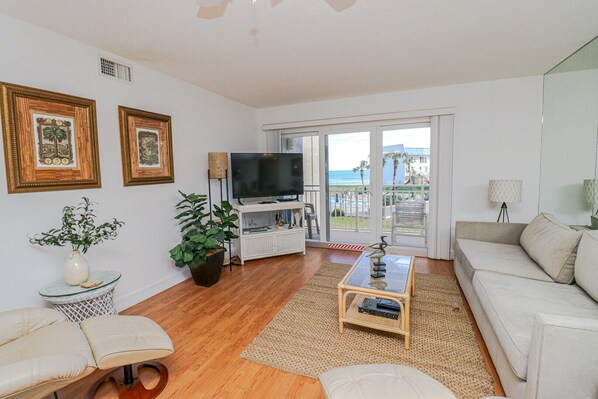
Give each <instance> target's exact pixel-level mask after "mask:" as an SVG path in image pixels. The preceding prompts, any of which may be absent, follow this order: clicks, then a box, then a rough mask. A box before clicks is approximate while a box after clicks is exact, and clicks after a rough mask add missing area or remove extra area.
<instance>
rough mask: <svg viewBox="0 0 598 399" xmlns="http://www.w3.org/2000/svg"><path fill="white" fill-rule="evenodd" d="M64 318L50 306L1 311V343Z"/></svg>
mask: <svg viewBox="0 0 598 399" xmlns="http://www.w3.org/2000/svg"><path fill="white" fill-rule="evenodd" d="M64 320H65V317H64V315H63V314H62V313H60V312H59V311H57V310H54V309H48V308H22V309H15V310H9V311H7V312H1V313H0V345H4V344H6V343H8V342H10V341H14V340H15V339H17V338H21V337H22V336H23V335H25V334H29V333H30V332H33V331H35V330H38V329H40V328H42V327H45V326H49V325H50V324H54V323H57V322H60V321H64Z"/></svg>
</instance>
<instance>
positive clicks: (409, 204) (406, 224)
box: [391, 200, 427, 245]
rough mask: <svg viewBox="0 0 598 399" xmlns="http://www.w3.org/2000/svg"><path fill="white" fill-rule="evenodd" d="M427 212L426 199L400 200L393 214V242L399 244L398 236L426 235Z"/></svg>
mask: <svg viewBox="0 0 598 399" xmlns="http://www.w3.org/2000/svg"><path fill="white" fill-rule="evenodd" d="M426 229H427V214H426V202H425V201H414V200H407V201H398V202H397V203H396V204H395V209H394V212H393V216H392V229H391V243H392V245H396V244H397V236H399V235H408V236H420V237H425V236H426Z"/></svg>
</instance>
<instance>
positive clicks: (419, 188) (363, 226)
mask: <svg viewBox="0 0 598 399" xmlns="http://www.w3.org/2000/svg"><path fill="white" fill-rule="evenodd" d="M429 192H430V186H429V185H428V184H416V185H412V184H406V185H397V186H395V187H394V189H392V188H391V187H385V190H384V191H383V193H382V204H383V206H382V226H383V231H384V232H390V231H391V228H392V212H393V207H394V204H396V203H397V202H398V201H408V200H416V201H427V200H428V196H429ZM320 195H322V192H321V191H320V186H305V194H304V201H305V202H307V203H311V204H313V205H314V207H315V209H316V214H317V215H321V216H320V217H323V215H324V214H323V213H322V212H321V210H320ZM327 200H328V204H329V209H330V219H329V225H330V228H331V229H333V230H335V229H336V230H351V231H356V232H361V231H369V225H370V223H369V220H370V215H371V212H370V201H372V198H371V196H370V194H369V186H361V185H357V186H330V187H329V194H328V198H327ZM415 229H416V230H418V229H419V230H420V231H419V232H413V231H411V232H407V231H406V234H413V233H421V230H422V229H425V226H421V228H419V227H416V228H415ZM411 230H413V228H411ZM421 235H423V234H421Z"/></svg>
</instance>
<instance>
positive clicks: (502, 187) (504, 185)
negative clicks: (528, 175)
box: [488, 180, 523, 223]
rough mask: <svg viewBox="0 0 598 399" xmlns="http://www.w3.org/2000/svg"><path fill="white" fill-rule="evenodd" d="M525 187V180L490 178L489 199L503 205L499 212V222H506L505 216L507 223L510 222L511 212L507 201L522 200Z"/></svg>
mask: <svg viewBox="0 0 598 399" xmlns="http://www.w3.org/2000/svg"><path fill="white" fill-rule="evenodd" d="M522 187H523V180H490V182H489V185H488V200H489V201H490V202H498V203H501V202H502V205H501V207H500V212H499V213H498V219H496V221H497V222H499V221H500V219H501V216H502V221H503V223H504V221H505V218H506V219H507V223H510V220H509V212H508V210H507V202H521V192H522Z"/></svg>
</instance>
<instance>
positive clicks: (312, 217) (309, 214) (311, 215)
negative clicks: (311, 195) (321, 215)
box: [305, 202, 320, 239]
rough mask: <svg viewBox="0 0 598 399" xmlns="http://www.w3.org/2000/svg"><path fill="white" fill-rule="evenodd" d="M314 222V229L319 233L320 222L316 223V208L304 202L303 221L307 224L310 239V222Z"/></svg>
mask: <svg viewBox="0 0 598 399" xmlns="http://www.w3.org/2000/svg"><path fill="white" fill-rule="evenodd" d="M312 221H315V222H316V231H317V232H318V234H320V224H319V223H318V215H317V214H316V209H315V208H314V204H310V203H307V202H306V203H305V223H306V224H307V236H308V237H309V238H310V239H311V238H313V231H312V225H311V222H312Z"/></svg>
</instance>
